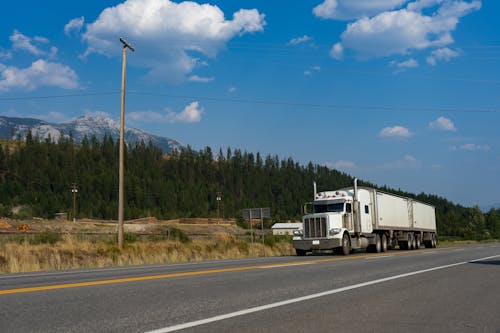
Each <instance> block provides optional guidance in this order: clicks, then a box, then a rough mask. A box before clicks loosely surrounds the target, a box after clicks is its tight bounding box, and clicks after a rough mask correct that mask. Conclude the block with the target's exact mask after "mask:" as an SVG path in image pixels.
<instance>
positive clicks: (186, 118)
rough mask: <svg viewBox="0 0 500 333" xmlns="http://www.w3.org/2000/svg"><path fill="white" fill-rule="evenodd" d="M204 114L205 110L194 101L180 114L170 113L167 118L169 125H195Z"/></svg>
mask: <svg viewBox="0 0 500 333" xmlns="http://www.w3.org/2000/svg"><path fill="white" fill-rule="evenodd" d="M204 112H205V109H204V108H202V107H201V106H200V103H198V102H197V101H195V102H192V103H191V104H189V105H187V106H186V107H185V108H184V110H182V112H180V113H175V112H171V113H169V114H168V115H167V116H168V118H169V122H171V123H176V122H182V123H197V122H199V121H200V120H201V116H202V114H203V113H204Z"/></svg>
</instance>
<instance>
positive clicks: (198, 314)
mask: <svg viewBox="0 0 500 333" xmlns="http://www.w3.org/2000/svg"><path fill="white" fill-rule="evenodd" d="M154 330H157V332H169V331H179V330H181V331H182V332H353V331H361V332H405V331H407V332H413V331H423V332H500V244H499V243H490V244H481V245H469V246H454V247H442V248H438V249H429V250H427V249H425V250H424V249H421V250H417V251H389V252H387V253H384V254H365V253H358V254H354V255H351V256H348V257H341V256H330V255H317V256H308V257H277V258H259V259H250V260H234V261H215V262H202V263H190V264H178V265H158V266H142V267H131V268H111V269H98V270H85V271H67V272H49V273H33V274H17V275H0V332H147V331H154Z"/></svg>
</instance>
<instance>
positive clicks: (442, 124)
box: [429, 116, 457, 131]
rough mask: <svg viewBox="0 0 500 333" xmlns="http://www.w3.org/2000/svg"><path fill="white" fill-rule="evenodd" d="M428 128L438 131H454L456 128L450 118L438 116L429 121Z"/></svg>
mask: <svg viewBox="0 0 500 333" xmlns="http://www.w3.org/2000/svg"><path fill="white" fill-rule="evenodd" d="M429 128H431V129H434V130H440V131H456V130H457V128H456V127H455V124H454V123H453V121H451V119H448V118H445V117H442V116H441V117H439V118H437V119H436V120H433V121H431V122H430V123H429Z"/></svg>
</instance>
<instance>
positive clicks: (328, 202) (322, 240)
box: [293, 179, 437, 255]
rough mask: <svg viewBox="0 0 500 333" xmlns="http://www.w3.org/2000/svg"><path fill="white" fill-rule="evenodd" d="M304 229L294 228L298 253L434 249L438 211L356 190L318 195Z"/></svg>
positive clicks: (308, 209)
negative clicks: (422, 246) (397, 248)
mask: <svg viewBox="0 0 500 333" xmlns="http://www.w3.org/2000/svg"><path fill="white" fill-rule="evenodd" d="M304 213H305V215H304V216H303V217H302V224H303V228H302V230H296V231H295V232H294V237H293V247H294V248H295V250H296V252H297V255H305V254H307V252H310V251H313V250H334V251H335V252H338V253H341V254H344V255H347V254H349V253H350V252H351V251H352V250H353V249H367V250H368V251H371V252H385V251H386V250H387V249H388V248H389V247H392V248H395V247H397V246H399V248H401V249H405V250H410V249H411V250H413V249H418V248H420V247H421V245H422V244H423V245H425V247H428V248H432V247H436V240H437V237H436V215H435V209H434V207H433V206H431V205H427V204H424V203H421V202H418V201H415V200H413V199H410V198H405V197H400V196H396V195H393V194H388V193H384V192H380V191H378V190H376V189H373V188H368V187H360V188H358V186H357V179H355V180H354V186H353V187H352V188H344V189H340V190H337V191H326V192H319V193H318V192H316V184H314V201H313V202H311V203H309V204H306V206H305V207H304Z"/></svg>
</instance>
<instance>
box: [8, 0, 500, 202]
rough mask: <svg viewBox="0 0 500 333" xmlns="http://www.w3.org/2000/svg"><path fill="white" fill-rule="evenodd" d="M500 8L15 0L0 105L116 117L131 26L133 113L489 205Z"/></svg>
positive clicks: (131, 121) (494, 172)
mask: <svg viewBox="0 0 500 333" xmlns="http://www.w3.org/2000/svg"><path fill="white" fill-rule="evenodd" d="M499 10H500V2H498V1H480V0H410V1H408V0H376V1H375V0H357V1H349V0H325V1H321V0H317V1H294V2H293V6H292V5H291V3H290V2H288V1H269V0H260V1H235V0H231V1H229V0H227V1H211V2H207V3H205V2H199V3H197V2H171V1H168V0H127V1H78V2H75V1H45V2H41V1H23V2H13V1H10V2H7V3H6V4H3V6H2V12H1V14H0V19H1V22H2V28H1V30H0V32H1V34H0V115H4V116H16V117H35V118H39V119H44V120H47V121H50V122H67V121H70V120H71V119H74V118H76V117H79V116H82V115H86V114H102V113H104V114H106V115H108V116H109V117H111V118H113V119H115V120H117V121H118V120H119V113H120V95H119V90H120V86H121V44H120V42H119V40H118V38H119V37H120V36H122V37H124V38H125V39H126V40H127V41H128V42H129V43H131V44H132V45H134V46H135V48H136V52H134V53H131V52H129V53H128V66H127V69H128V71H127V101H126V114H127V118H126V126H128V127H136V128H141V129H143V130H146V131H149V132H151V133H154V134H158V135H162V136H167V137H172V138H174V139H177V140H180V141H181V142H183V143H185V144H190V145H191V146H192V147H194V148H195V149H201V148H203V147H205V146H210V147H212V148H213V149H214V150H215V151H217V150H218V149H219V147H222V148H223V149H225V148H226V147H232V148H241V149H244V150H247V151H251V152H257V151H260V152H261V153H263V154H268V153H269V154H273V155H274V154H277V155H279V156H280V157H282V158H286V157H289V156H290V157H292V158H294V159H295V160H297V161H299V162H301V163H307V162H309V161H313V162H314V163H318V164H324V165H327V166H330V167H332V168H336V169H339V170H342V171H344V172H347V173H349V174H351V175H353V176H357V177H360V178H363V179H366V180H369V181H372V182H375V183H377V184H380V185H383V184H386V185H388V186H391V187H394V188H401V189H403V190H406V191H411V192H415V193H419V192H426V193H434V194H437V195H440V196H444V197H446V198H448V199H450V200H452V201H454V202H457V203H461V204H464V205H467V206H470V205H473V204H476V203H477V204H479V205H489V204H493V203H498V202H500V195H499V194H498V190H497V188H496V187H497V184H499V183H500V134H499V131H498V124H499V123H500V122H499V120H500V108H499V104H500V103H499V102H500V79H498V78H499V77H500V75H499V74H500V40H499V37H498V36H499V35H498V32H499V25H498V22H497V20H498V18H497V16H498V13H499V12H500V11H499ZM38 97H43V98H38ZM319 186H320V187H321V184H319ZM304 190H305V191H309V190H310V189H304Z"/></svg>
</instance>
